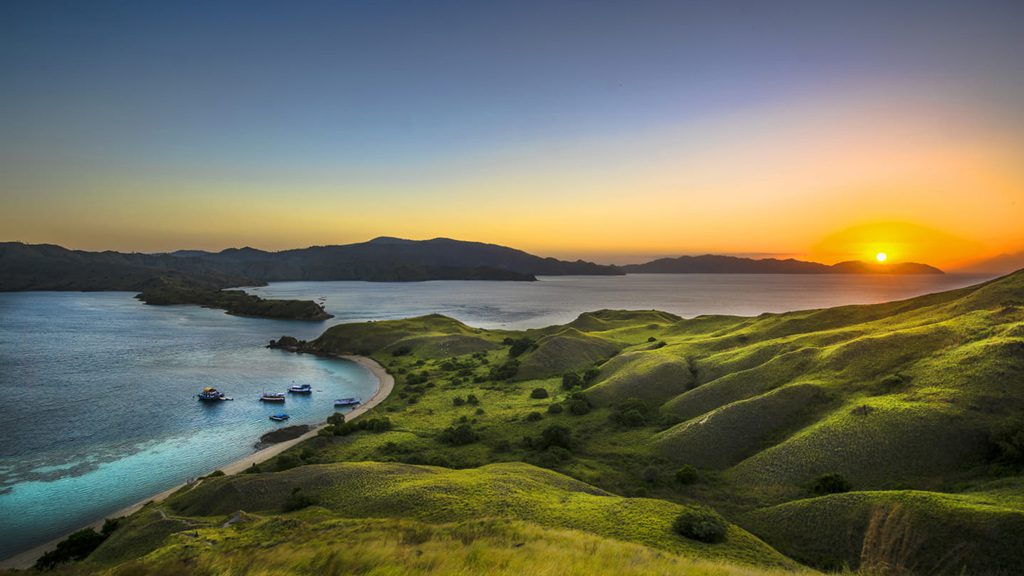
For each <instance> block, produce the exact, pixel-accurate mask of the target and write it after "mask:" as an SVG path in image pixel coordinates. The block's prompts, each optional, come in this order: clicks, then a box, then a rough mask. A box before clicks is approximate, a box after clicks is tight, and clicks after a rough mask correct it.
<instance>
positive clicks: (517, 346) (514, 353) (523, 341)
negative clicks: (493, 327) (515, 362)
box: [504, 336, 537, 358]
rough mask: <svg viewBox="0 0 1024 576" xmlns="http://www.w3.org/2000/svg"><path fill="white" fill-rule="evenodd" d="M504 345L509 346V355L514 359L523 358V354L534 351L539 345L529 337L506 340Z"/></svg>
mask: <svg viewBox="0 0 1024 576" xmlns="http://www.w3.org/2000/svg"><path fill="white" fill-rule="evenodd" d="M504 343H505V344H507V345H508V346H509V349H508V355H509V356H510V357H512V358H516V357H518V356H522V355H523V354H525V353H527V352H529V351H530V350H533V349H534V348H536V347H537V343H536V342H534V341H533V340H532V339H530V338H527V337H525V336H524V337H522V338H515V339H512V338H505V340H504Z"/></svg>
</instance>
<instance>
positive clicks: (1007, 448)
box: [989, 416, 1024, 466]
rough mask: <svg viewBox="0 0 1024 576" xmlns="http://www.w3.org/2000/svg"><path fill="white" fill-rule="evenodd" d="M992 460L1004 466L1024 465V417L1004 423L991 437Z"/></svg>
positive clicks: (995, 428) (994, 430)
mask: <svg viewBox="0 0 1024 576" xmlns="http://www.w3.org/2000/svg"><path fill="white" fill-rule="evenodd" d="M989 443H990V444H991V446H992V458H993V459H994V460H996V461H998V462H1002V463H1004V464H1010V465H1014V466H1021V465H1024V416H1017V417H1015V418H1011V419H1009V420H1006V421H1004V422H1002V423H1001V424H999V425H997V426H996V427H994V428H993V429H992V432H991V434H990V435H989Z"/></svg>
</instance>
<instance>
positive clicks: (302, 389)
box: [288, 384, 313, 394]
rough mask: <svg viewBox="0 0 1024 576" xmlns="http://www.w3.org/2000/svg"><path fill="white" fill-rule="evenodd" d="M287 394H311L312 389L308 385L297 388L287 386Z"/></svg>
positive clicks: (300, 385)
mask: <svg viewBox="0 0 1024 576" xmlns="http://www.w3.org/2000/svg"><path fill="white" fill-rule="evenodd" d="M288 392H290V393H292V394H312V393H313V387H312V386H310V385H309V384H299V385H297V386H289V387H288Z"/></svg>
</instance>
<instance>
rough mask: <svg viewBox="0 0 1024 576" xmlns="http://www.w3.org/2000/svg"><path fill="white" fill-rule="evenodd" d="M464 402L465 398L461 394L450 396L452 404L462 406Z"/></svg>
mask: <svg viewBox="0 0 1024 576" xmlns="http://www.w3.org/2000/svg"><path fill="white" fill-rule="evenodd" d="M465 403H466V400H465V399H464V398H463V397H462V396H456V397H455V398H452V404H454V405H455V406H462V405H463V404H465Z"/></svg>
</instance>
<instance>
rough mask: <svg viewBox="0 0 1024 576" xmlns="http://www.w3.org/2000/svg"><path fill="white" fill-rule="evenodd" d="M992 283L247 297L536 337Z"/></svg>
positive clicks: (834, 279)
mask: <svg viewBox="0 0 1024 576" xmlns="http://www.w3.org/2000/svg"><path fill="white" fill-rule="evenodd" d="M988 278H990V276H968V275H954V274H945V275H935V276H932V275H920V276H916V275H915V276H884V275H857V276H845V275H796V274H763V275H757V274H630V275H628V276H603V277H602V276H596V277H595V276H547V277H542V278H540V281H538V282H484V281H480V282H452V281H437V282H418V283H412V284H410V283H387V284H381V283H372V282H279V283H275V284H272V285H270V286H263V287H259V288H250V289H249V291H250V292H251V293H253V294H259V295H260V296H263V297H265V298H301V299H315V298H321V297H323V298H326V305H327V310H328V311H329V312H330V313H331V314H334V315H335V318H333V319H332V320H331V321H330V322H329V324H337V323H341V322H355V321H364V320H385V319H388V318H405V317H409V316H418V315H421V314H431V313H434V312H437V313H441V314H445V315H447V316H451V317H453V318H458V319H459V320H462V321H463V322H466V323H467V324H470V325H472V326H477V327H480V328H512V329H522V328H539V327H543V326H550V325H552V324H564V323H566V322H571V321H572V320H573V319H574V318H576V317H577V316H579V315H580V314H581V313H583V312H591V311H594V310H599V309H602V308H611V309H623V310H650V309H654V310H663V311H665V312H672V313H673V314H678V315H680V316H683V317H684V318H691V317H693V316H699V315H701V314H734V315H739V316H756V315H758V314H760V313H762V312H788V311H791V310H806V309H811V308H828V307H831V306H841V305H844V304H874V303H878V302H888V301H891V300H900V299H903V298H910V297H913V296H919V295H921V294H928V293H930V292H941V291H943V290H951V289H953V288H961V287H964V286H969V285H971V284H976V283H978V282H981V281H983V280H986V279H988Z"/></svg>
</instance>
